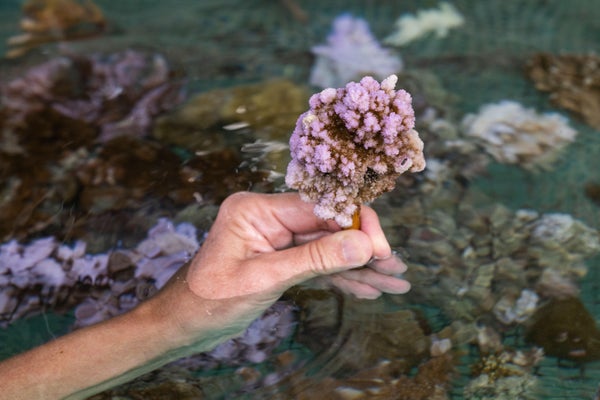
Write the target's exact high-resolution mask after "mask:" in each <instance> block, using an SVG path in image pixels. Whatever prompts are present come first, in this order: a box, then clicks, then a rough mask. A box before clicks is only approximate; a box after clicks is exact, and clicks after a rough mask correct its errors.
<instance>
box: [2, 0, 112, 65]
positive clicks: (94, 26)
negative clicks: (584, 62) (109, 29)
mask: <svg viewBox="0 0 600 400" xmlns="http://www.w3.org/2000/svg"><path fill="white" fill-rule="evenodd" d="M22 9H23V18H22V19H21V23H20V25H21V29H22V30H23V32H24V33H23V34H21V35H18V36H13V37H11V38H9V39H8V40H7V44H8V46H9V49H8V51H7V52H6V58H17V57H20V56H22V55H24V54H25V53H27V52H28V51H29V50H31V49H34V48H36V47H38V46H40V45H42V44H45V43H50V42H58V41H65V40H75V39H82V38H86V37H92V36H96V35H99V34H101V33H102V32H103V31H104V30H105V28H106V25H107V21H106V19H105V18H104V15H103V13H102V10H100V8H99V7H98V6H97V5H96V4H94V3H93V2H92V1H91V0H83V1H79V0H27V1H25V2H24V4H23V6H22Z"/></svg>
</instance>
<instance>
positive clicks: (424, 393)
mask: <svg viewBox="0 0 600 400" xmlns="http://www.w3.org/2000/svg"><path fill="white" fill-rule="evenodd" d="M402 370H403V369H402V366H401V365H398V363H397V362H395V361H393V360H392V361H382V362H380V363H378V364H377V365H376V366H374V367H372V368H368V369H365V370H363V371H360V372H358V373H356V374H354V375H351V376H348V377H346V378H333V377H317V378H310V377H306V376H302V377H296V376H292V377H291V379H288V380H286V381H285V382H284V385H283V386H282V387H284V388H286V390H285V392H284V393H282V394H281V393H280V394H279V395H277V394H274V395H273V397H272V398H276V399H282V400H283V399H284V398H287V399H290V398H293V399H299V400H309V399H317V398H326V399H331V400H362V399H364V400H367V399H368V400H371V399H374V400H388V399H397V400H447V399H448V398H449V397H448V395H449V393H448V391H449V389H450V382H451V379H452V377H453V375H454V371H455V360H454V359H453V357H452V356H451V355H449V354H443V355H441V356H439V357H433V358H430V359H428V360H426V361H424V362H423V363H421V364H420V365H419V366H418V368H417V371H416V373H415V374H414V375H413V374H411V375H408V374H404V373H402Z"/></svg>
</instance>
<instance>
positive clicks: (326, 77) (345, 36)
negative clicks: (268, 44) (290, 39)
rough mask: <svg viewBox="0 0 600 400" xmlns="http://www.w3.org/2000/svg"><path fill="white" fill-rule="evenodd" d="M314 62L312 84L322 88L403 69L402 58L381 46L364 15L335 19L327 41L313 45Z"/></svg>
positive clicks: (380, 76) (343, 16)
mask: <svg viewBox="0 0 600 400" xmlns="http://www.w3.org/2000/svg"><path fill="white" fill-rule="evenodd" d="M311 50H312V52H313V53H314V55H315V56H316V61H315V65H314V66H313V68H312V70H311V73H310V84H311V85H314V86H318V87H320V88H328V87H338V86H342V85H344V84H346V83H347V82H350V81H351V80H353V79H358V78H360V77H361V76H364V75H371V76H373V77H374V78H376V79H383V78H385V77H386V76H389V75H391V74H394V73H398V72H400V71H401V70H402V67H403V65H402V60H401V58H400V57H399V56H397V55H395V54H393V53H392V52H391V51H390V50H389V49H386V48H384V47H382V46H381V44H380V43H379V42H378V41H377V38H375V36H374V35H373V33H371V30H370V29H369V24H368V23H367V21H365V20H364V19H362V18H355V17H353V16H351V15H349V14H342V15H340V16H338V17H337V18H336V19H335V20H334V21H333V29H332V31H331V34H329V36H327V43H325V44H320V45H317V46H314V47H313V48H312V49H311Z"/></svg>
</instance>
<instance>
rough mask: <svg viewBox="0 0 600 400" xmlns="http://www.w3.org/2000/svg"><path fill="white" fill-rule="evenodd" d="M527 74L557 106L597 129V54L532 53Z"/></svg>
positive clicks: (599, 81)
mask: <svg viewBox="0 0 600 400" xmlns="http://www.w3.org/2000/svg"><path fill="white" fill-rule="evenodd" d="M527 75H528V76H529V78H530V79H531V80H533V82H534V83H535V87H536V88H537V89H538V90H541V91H544V92H549V93H550V100H551V101H552V102H553V103H554V104H556V105H557V106H559V107H562V108H565V109H567V110H569V111H571V112H573V113H575V114H577V115H579V116H580V117H581V118H583V120H584V121H585V122H587V123H588V124H589V125H590V126H592V127H594V128H596V129H600V57H599V56H598V55H597V54H585V55H583V54H581V55H579V54H563V55H557V54H549V53H538V54H535V55H534V56H533V57H532V58H531V59H530V60H529V61H528V62H527Z"/></svg>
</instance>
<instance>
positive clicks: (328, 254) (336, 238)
mask: <svg viewBox="0 0 600 400" xmlns="http://www.w3.org/2000/svg"><path fill="white" fill-rule="evenodd" d="M372 254H373V246H372V244H371V240H370V238H369V236H368V235H367V234H366V233H364V232H362V231H359V230H355V229H349V230H343V231H339V232H335V233H332V234H330V235H326V236H323V237H320V238H319V239H315V240H313V241H310V242H307V243H304V244H302V245H300V246H296V247H291V248H288V249H285V250H280V251H277V252H274V253H269V254H268V258H269V264H270V265H272V266H273V267H274V268H273V269H275V270H276V272H275V274H277V275H279V279H280V281H281V283H283V284H284V285H287V286H293V285H296V284H299V283H301V282H303V281H305V280H308V279H311V278H315V277H317V276H321V275H329V274H333V273H336V272H342V271H345V270H348V269H351V268H355V267H359V266H362V265H365V264H366V263H367V262H368V261H369V259H370V258H371V256H372Z"/></svg>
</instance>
